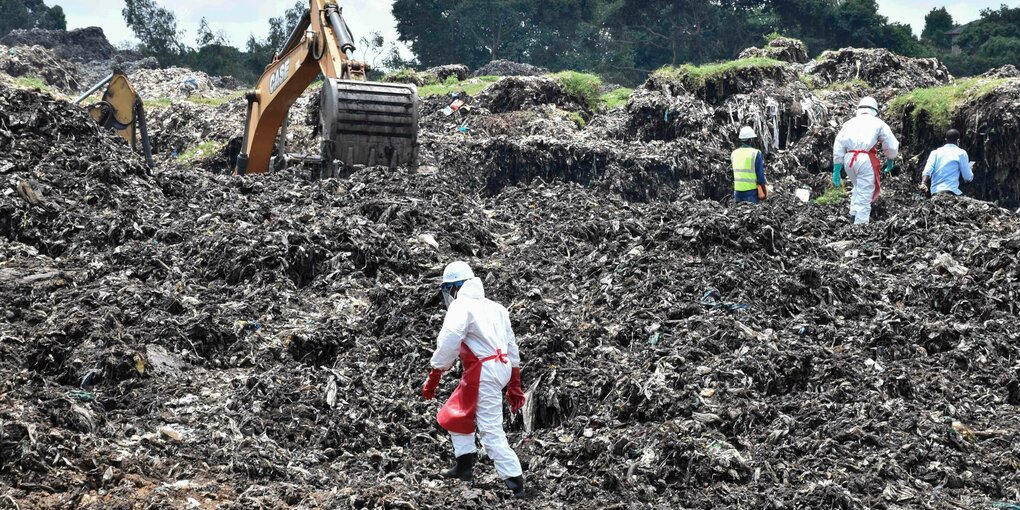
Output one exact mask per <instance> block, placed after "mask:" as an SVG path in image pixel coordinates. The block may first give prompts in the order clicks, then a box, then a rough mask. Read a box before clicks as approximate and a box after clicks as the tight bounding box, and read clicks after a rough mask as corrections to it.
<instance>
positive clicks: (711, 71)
mask: <svg viewBox="0 0 1020 510" xmlns="http://www.w3.org/2000/svg"><path fill="white" fill-rule="evenodd" d="M785 66H786V63H784V62H780V61H779V60H773V59H771V58H761V57H754V58H742V59H739V60H731V61H729V62H718V63H714V64H705V65H701V66H695V65H690V64H684V65H682V66H680V67H673V66H666V67H662V68H660V69H659V70H658V71H655V75H656V76H662V77H666V78H671V79H677V80H683V81H685V82H687V83H689V84H690V85H693V86H695V87H698V88H701V87H704V86H705V84H706V83H708V82H709V81H712V80H715V79H718V78H720V77H723V76H727V75H731V74H734V73H738V72H740V71H743V70H744V69H752V68H760V69H769V68H776V67H785Z"/></svg>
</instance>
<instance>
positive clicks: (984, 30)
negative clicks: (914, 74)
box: [944, 5, 1020, 76]
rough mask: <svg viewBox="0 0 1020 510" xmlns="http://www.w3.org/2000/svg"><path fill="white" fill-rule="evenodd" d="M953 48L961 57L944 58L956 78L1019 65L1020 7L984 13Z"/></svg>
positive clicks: (987, 10)
mask: <svg viewBox="0 0 1020 510" xmlns="http://www.w3.org/2000/svg"><path fill="white" fill-rule="evenodd" d="M956 46H958V47H959V48H960V51H961V52H962V54H961V55H953V54H949V55H946V56H944V60H945V62H946V66H948V67H949V70H950V71H952V72H953V74H955V75H959V76H966V75H974V74H981V73H983V72H985V71H987V70H988V69H991V68H994V67H1000V66H1004V65H1006V64H1016V63H1017V62H1020V7H1014V8H1010V7H1008V6H1005V5H1003V6H1002V7H1000V8H999V9H985V10H984V11H982V12H981V19H979V20H977V21H974V22H973V23H970V24H968V25H967V26H966V28H964V30H963V33H961V34H960V36H959V38H958V39H957V40H956Z"/></svg>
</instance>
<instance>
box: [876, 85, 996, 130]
mask: <svg viewBox="0 0 1020 510" xmlns="http://www.w3.org/2000/svg"><path fill="white" fill-rule="evenodd" d="M1005 81H1006V80H1004V79H983V78H967V79H962V80H957V81H956V83H954V84H952V85H945V86H941V87H931V88H926V89H917V90H913V91H910V92H907V93H904V94H901V95H899V96H896V97H895V98H893V100H892V101H890V102H889V113H890V116H891V117H901V116H902V115H903V112H904V111H905V109H906V108H907V107H908V106H913V107H914V110H913V112H912V117H913V120H914V122H915V123H916V122H917V120H918V117H920V115H921V114H922V113H923V114H924V115H926V116H927V117H928V122H929V123H930V124H931V126H932V127H933V128H934V129H935V130H936V131H937V132H940V131H945V130H946V129H948V128H949V124H950V123H951V122H952V119H953V114H954V113H955V112H956V109H957V108H958V107H959V106H960V105H961V104H963V103H965V102H967V101H969V100H972V99H979V98H981V97H984V96H986V95H987V94H989V93H991V92H992V91H993V90H994V89H995V88H996V87H998V86H999V85H1001V84H1002V83H1004V82H1005Z"/></svg>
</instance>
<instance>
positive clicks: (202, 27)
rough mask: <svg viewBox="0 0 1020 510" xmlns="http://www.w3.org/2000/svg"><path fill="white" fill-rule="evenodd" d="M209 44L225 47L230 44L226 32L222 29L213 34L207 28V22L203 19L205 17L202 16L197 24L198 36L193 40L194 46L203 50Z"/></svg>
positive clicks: (210, 29)
mask: <svg viewBox="0 0 1020 510" xmlns="http://www.w3.org/2000/svg"><path fill="white" fill-rule="evenodd" d="M210 44H217V45H221V46H227V45H229V44H230V41H229V38H228V37H227V34H226V32H224V31H223V30H222V29H221V30H219V31H217V32H216V33H213V31H212V28H210V27H209V22H208V21H207V20H206V19H205V16H202V21H201V22H199V24H198V36H197V37H196V38H195V45H196V46H198V47H199V48H204V47H206V46H209V45H210Z"/></svg>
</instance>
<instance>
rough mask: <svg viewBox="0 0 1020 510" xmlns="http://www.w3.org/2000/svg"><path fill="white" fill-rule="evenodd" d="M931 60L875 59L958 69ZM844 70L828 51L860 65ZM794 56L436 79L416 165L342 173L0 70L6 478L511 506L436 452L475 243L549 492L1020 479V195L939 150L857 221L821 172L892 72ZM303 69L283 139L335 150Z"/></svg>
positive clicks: (869, 504) (55, 492) (1002, 95)
mask: <svg viewBox="0 0 1020 510" xmlns="http://www.w3.org/2000/svg"><path fill="white" fill-rule="evenodd" d="M838 54H839V55H842V53H838ZM850 54H860V53H853V52H851V53H850ZM863 55H864V56H865V57H867V58H870V56H871V53H870V52H869V53H864V54H863ZM841 58H847V57H841ZM862 58H864V57H862ZM867 58H866V59H865V60H862V62H861V65H860V69H862V71H861V73H862V74H861V75H860V76H870V75H867V74H866V72H865V71H863V70H865V69H868V66H867V64H868V62H870V61H871V60H868V59H867ZM896 58H897V59H899V58H900V57H896ZM882 61H883V62H885V60H882ZM897 61H898V60H897ZM823 62H825V61H823ZM883 65H884V64H883ZM819 66H821V64H819ZM926 66H927V64H924V63H921V64H917V65H916V66H914V65H905V66H900V67H895V66H894V67H889V68H888V69H889V71H888V72H889V73H890V78H889V81H888V82H886V83H875V82H871V81H870V79H869V82H870V83H871V84H872V85H871V86H877V87H895V86H899V85H898V84H915V83H920V84H928V83H932V84H937V83H943V82H944V80H943V79H942V78H939V77H940V76H942V75H941V74H940V71H939V70H938V68H937V66H928V67H926ZM822 69H829V68H828V67H823V68H822ZM832 69H833V70H829V71H824V70H818V68H816V70H815V71H814V72H813V73H814V74H817V75H819V76H829V77H830V78H826V79H831V80H845V79H848V78H849V77H851V76H857V74H856V73H855V74H853V75H851V74H849V73H848V72H846V70H845V69H844V68H843V67H842V64H840V65H838V66H834V67H833V68H832ZM798 73H799V71H797V70H796V69H792V68H790V69H787V68H785V67H784V68H781V69H779V70H773V69H769V70H765V71H760V70H747V71H738V72H737V73H735V74H732V75H729V76H728V77H725V78H719V79H716V80H715V81H709V82H706V83H711V85H708V86H707V87H701V86H700V82H699V83H694V82H692V81H690V80H689V79H688V78H686V77H685V76H682V75H680V76H674V77H669V76H663V75H657V76H653V77H651V78H650V79H649V81H648V83H646V84H645V86H643V87H642V88H640V89H639V90H637V91H636V92H635V93H634V95H633V96H632V97H631V99H630V101H629V103H628V105H627V107H626V108H620V109H616V110H612V111H609V112H585V111H584V110H583V108H582V106H581V104H580V103H578V102H576V101H574V100H572V99H571V98H570V96H569V94H567V93H566V91H565V90H563V89H562V87H561V88H556V87H554V86H552V85H549V84H548V83H547V82H546V81H545V80H546V79H543V78H539V79H505V80H504V81H502V82H499V83H498V84H496V85H493V86H492V87H491V89H490V90H488V91H483V92H482V93H480V94H478V97H471V96H469V95H467V94H459V95H458V96H457V97H456V98H452V97H445V96H440V97H434V98H429V99H427V100H423V101H422V105H421V118H422V121H421V124H420V125H421V127H422V130H423V131H422V133H421V136H420V139H421V141H422V162H423V164H422V166H420V167H417V168H399V169H395V170H391V169H387V168H376V167H367V168H354V169H350V172H349V173H348V175H345V176H344V177H342V178H335V179H326V180H318V181H311V180H308V179H307V178H306V177H305V176H306V175H307V174H306V172H304V171H303V170H302V169H301V168H299V167H291V168H284V169H280V170H277V171H274V172H271V173H269V174H266V175H260V176H240V177H239V176H229V175H218V174H216V173H214V172H212V171H207V170H213V168H209V166H210V163H209V161H206V160H203V159H202V158H197V159H195V160H185V159H184V158H172V157H170V158H163V159H162V160H161V161H162V162H161V164H160V165H159V167H158V168H157V169H156V170H155V171H153V172H151V173H150V172H149V171H148V170H147V169H146V167H145V165H144V162H143V161H142V160H141V158H140V157H139V156H137V155H135V154H134V153H132V152H131V151H130V150H129V148H128V147H127V145H126V144H125V143H124V142H123V141H122V140H120V139H118V138H116V137H114V136H113V135H110V134H107V133H104V132H102V131H101V130H100V129H99V128H98V127H97V126H96V125H95V123H94V122H92V120H91V119H90V118H89V117H88V116H87V114H85V112H84V111H83V110H81V109H80V108H77V107H75V106H74V105H71V104H69V103H67V102H65V101H62V100H58V99H54V98H53V97H52V96H50V95H48V94H45V93H40V92H36V91H31V90H19V89H15V88H12V87H11V86H9V85H4V84H0V187H2V191H0V299H2V300H3V301H4V302H5V303H8V305H7V306H5V307H4V310H3V315H2V316H0V484H2V486H3V487H4V492H3V494H2V495H0V502H2V504H3V505H13V507H16V508H22V509H27V508H66V507H76V508H85V509H100V508H110V507H133V506H145V507H150V506H159V507H170V508H189V507H192V508H193V507H200V508H215V507H220V508H253V507H264V508H419V509H425V508H435V509H439V508H451V507H455V508H462V507H472V508H479V507H482V508H488V507H496V506H502V505H506V504H508V503H509V499H508V498H509V495H508V494H506V493H505V490H504V488H503V486H502V482H501V480H499V479H498V478H497V477H496V475H495V474H494V473H493V472H492V469H482V470H479V474H477V475H476V477H475V480H474V481H473V482H471V483H463V482H459V481H449V480H443V479H440V478H438V477H437V476H436V473H438V472H439V471H440V470H442V469H445V468H446V467H449V464H450V462H451V461H452V458H451V454H450V451H451V448H450V445H449V439H448V436H447V434H446V433H445V432H444V431H442V430H441V429H439V427H438V426H437V425H436V423H435V414H436V410H437V404H436V403H435V402H425V401H422V400H420V398H419V397H418V394H419V392H420V390H421V385H422V383H423V382H424V378H425V375H426V373H427V368H428V358H429V356H431V352H432V349H433V348H434V338H435V335H436V333H437V332H438V330H439V328H440V326H441V323H442V320H443V313H444V308H443V304H442V300H441V297H440V293H439V292H438V290H437V286H438V279H439V276H440V273H441V271H442V268H443V266H444V265H445V264H446V263H447V262H449V261H451V260H457V259H462V260H466V261H469V262H470V263H471V264H472V265H473V266H474V267H475V272H476V273H477V274H478V276H479V277H481V278H482V280H483V281H484V284H485V287H486V289H487V292H488V293H489V294H490V295H491V296H493V297H494V298H496V299H498V300H499V301H500V302H502V303H505V304H506V305H507V307H508V309H509V311H510V317H511V320H512V322H513V326H514V329H515V331H516V333H517V338H518V343H519V344H520V346H521V350H522V352H523V353H524V354H525V356H524V357H525V363H524V367H523V382H524V389H525V391H526V392H527V400H528V402H527V404H526V406H525V408H524V410H523V412H522V413H520V414H518V415H514V416H511V415H510V414H509V413H506V415H505V416H506V426H507V428H508V432H509V436H510V440H511V445H512V446H513V447H514V449H515V450H516V451H517V453H518V454H519V455H520V456H521V460H522V462H523V464H524V472H525V476H526V479H527V480H528V484H529V494H530V496H529V497H530V500H529V501H528V502H526V503H525V506H529V507H536V508H592V509H594V508H621V509H622V508H698V509H714V508H840V509H868V508H886V509H907V508H993V505H1008V504H1015V503H1016V502H1020V489H1018V487H1020V470H1018V466H1020V451H1018V450H1017V448H1016V446H1015V445H1016V444H1017V441H1018V436H1020V426H1018V425H1017V424H1018V423H1020V407H1018V406H1020V367H1018V365H1017V363H1016V360H1017V359H1018V357H1020V342H1018V340H1020V322H1018V321H1017V320H1016V315H1017V313H1018V312H1020V308H1018V307H1020V305H1018V304H1017V299H1016V296H1017V295H1018V293H1020V266H1018V265H1017V264H1016V260H1017V257H1018V256H1020V217H1018V216H1017V214H1016V213H1015V212H1013V211H1011V210H1009V209H1006V208H1003V207H1000V206H999V205H998V204H997V203H994V202H987V201H982V200H977V199H974V198H969V197H959V198H956V197H945V196H936V197H935V198H934V199H930V200H929V199H928V198H927V197H925V196H924V195H923V194H922V193H921V192H920V191H918V190H917V188H916V180H917V174H918V173H919V168H918V166H919V163H917V162H908V163H904V165H903V166H904V167H905V168H904V170H903V172H904V173H902V174H898V175H894V176H892V177H891V178H887V181H886V182H884V183H883V198H882V199H881V202H880V203H879V205H878V206H877V207H876V209H875V211H874V212H873V215H872V221H873V224H872V225H869V226H866V227H855V226H853V225H851V222H850V221H849V220H848V218H847V208H846V199H845V198H842V199H839V198H837V199H835V200H833V201H831V202H827V201H808V202H807V203H805V202H804V201H803V200H802V199H801V198H797V196H796V194H798V193H802V192H803V191H805V190H806V191H809V192H810V193H809V194H810V195H814V196H817V195H818V194H819V193H821V192H823V191H826V190H827V189H828V185H827V184H826V181H827V179H828V177H827V176H826V175H825V173H826V172H822V171H821V170H823V169H826V170H827V168H826V167H828V166H829V165H831V161H829V160H830V159H831V153H827V152H826V151H831V141H832V137H833V136H834V134H835V133H834V130H835V129H836V128H835V126H837V125H838V123H839V122H841V121H843V120H845V119H846V118H847V117H848V116H849V115H851V114H852V112H853V109H854V105H856V101H857V100H859V99H860V95H862V93H865V92H872V90H870V89H866V90H858V89H856V88H853V87H850V88H848V89H846V90H819V89H811V88H809V87H808V86H807V85H806V84H805V83H803V81H802V80H800V79H799V77H800V76H802V75H800V74H798ZM829 73H833V74H829ZM836 76H839V77H838V78H836ZM759 79H760V80H762V81H763V82H764V83H765V85H764V86H763V87H762V88H761V90H751V89H748V88H746V87H745V85H744V84H745V83H747V82H750V81H753V80H759ZM862 79H864V78H862ZM945 79H946V80H948V79H949V78H945ZM999 87H1000V88H997V89H996V90H995V91H994V92H993V93H992V94H990V95H988V96H985V97H983V98H981V99H980V100H977V101H976V102H974V103H969V104H968V105H966V106H964V107H963V108H964V110H961V111H960V112H959V115H960V118H961V119H963V118H964V115H973V114H975V113H976V110H971V109H970V108H978V107H981V108H984V109H986V110H989V109H990V110H989V111H991V112H1001V113H994V115H996V116H995V117H992V118H993V119H995V120H996V124H995V126H994V127H995V129H998V130H999V131H996V132H994V133H993V132H992V131H988V130H986V131H981V129H982V128H981V127H980V126H974V127H972V126H970V125H968V126H967V129H968V130H970V129H977V130H978V132H981V133H983V135H982V136H985V137H986V138H985V143H986V147H987V150H988V153H986V154H984V155H983V156H982V160H985V161H997V163H996V164H998V165H1000V167H1001V168H1014V169H1015V165H1014V166H1012V167H1009V165H1008V164H1007V163H1006V162H1005V160H1006V159H1008V158H1010V157H1012V155H1015V154H1016V150H1017V149H1016V148H1017V145H1016V144H1017V142H1016V140H1017V139H1020V138H1018V137H1016V136H1012V135H1011V136H1010V137H997V136H996V134H995V133H1000V132H1001V133H1006V134H1011V133H1013V131H1008V130H1010V129H1013V127H1014V126H1015V121H1013V122H1014V124H1009V123H1006V122H1005V121H1003V122H1001V123H1000V122H998V121H999V120H1000V119H1007V118H1008V117H1007V116H1008V115H1010V114H1012V115H1013V117H1012V118H1013V119H1015V118H1016V112H1017V108H1018V107H1017V106H1016V102H1015V101H1016V99H1015V98H1016V95H1015V94H1016V81H1015V80H1012V81H1007V82H1005V83H1003V84H1001V85H999ZM228 97H229V96H228ZM301 101H304V103H303V104H301V105H298V107H296V108H292V112H291V126H292V129H291V130H289V135H288V136H289V138H290V139H292V141H293V142H294V144H295V145H296V146H298V147H316V146H317V143H318V142H317V141H316V135H315V132H314V129H312V128H311V127H310V126H311V124H312V123H311V122H309V121H308V118H309V117H314V116H313V115H311V113H310V112H311V111H312V110H314V107H315V106H314V105H317V104H318V101H317V100H315V99H314V92H312V93H309V94H307V95H306V96H305V97H303V98H302V100H301ZM454 101H461V102H462V105H470V106H472V107H471V108H464V107H463V106H460V107H458V108H457V109H456V110H453V109H452V108H450V110H451V112H450V113H449V114H447V113H445V112H446V108H447V107H449V106H450V104H451V103H452V102H454ZM569 113H578V114H580V113H585V114H588V113H591V120H590V122H588V123H587V125H586V126H584V127H582V126H580V125H579V124H577V123H576V122H574V121H572V120H570V116H569V115H568V114H569ZM241 118H243V104H242V103H241V102H239V101H238V100H237V99H233V100H227V101H226V102H225V103H224V104H221V105H213V104H202V103H201V102H197V103H196V102H192V101H188V100H187V99H183V98H180V99H174V100H172V103H171V105H170V106H169V107H167V108H163V109H159V111H155V112H153V114H152V115H151V119H152V120H151V121H150V124H151V125H152V128H151V130H152V131H153V132H154V133H153V141H154V144H156V145H159V146H160V147H161V151H162V152H164V153H169V152H172V151H175V150H177V148H178V147H185V148H186V149H187V148H193V146H195V145H200V144H203V143H207V142H209V141H215V142H218V143H222V144H223V146H224V148H223V151H224V152H216V154H217V155H216V157H226V154H225V151H226V150H227V149H226V145H227V142H228V140H229V139H230V138H231V136H237V135H238V134H239V133H240V130H241V129H242V126H241V121H240V119H241ZM217 119H219V120H217ZM223 119H236V120H237V122H236V123H232V122H228V121H227V120H223ZM756 122H757V124H755V123H756ZM748 123H750V124H755V125H756V126H757V128H756V129H758V130H759V133H761V134H760V136H761V137H762V139H764V140H767V143H768V144H769V145H768V146H769V147H770V148H769V152H768V154H767V156H766V158H767V159H766V162H767V165H768V172H769V177H770V182H771V183H772V185H773V187H774V192H773V194H772V195H771V197H770V198H769V200H767V201H766V202H765V203H764V204H762V205H761V206H758V207H753V206H747V205H738V206H732V204H729V203H728V202H729V196H730V195H731V194H732V173H731V171H730V169H729V160H728V157H729V151H730V150H731V149H732V148H733V146H734V143H735V137H736V129H737V128H739V126H740V125H741V124H748ZM231 125H234V126H235V127H234V129H235V132H234V133H233V134H231V133H230V126H231ZM462 128H463V129H462ZM985 129H990V128H985ZM910 143H917V144H918V146H917V147H911V148H909V151H912V152H911V153H921V152H922V147H921V145H923V144H927V143H928V142H926V141H922V140H915V139H912V138H909V137H905V144H906V145H908V146H909V144H910ZM762 148H763V149H764V148H765V146H764V145H762ZM931 148H934V147H931ZM999 175H1005V176H1006V177H993V176H989V177H988V178H997V179H1004V181H1003V182H1007V183H1008V182H1014V181H1011V180H1010V179H1013V176H1015V175H1016V173H1015V171H1014V173H1012V174H1010V173H1006V174H999ZM974 186H975V188H978V187H980V186H983V184H981V183H976V184H975V185H974ZM975 188H969V189H968V192H969V193H971V194H975V195H977V194H980V193H978V192H977V191H976V189H975ZM989 188H990V185H989ZM1010 189H1011V188H1009V187H1008V186H1007V187H1005V188H1004V190H1003V191H1001V193H1002V194H1003V197H1002V198H1003V199H1004V201H1005V200H1009V199H1015V198H1016V197H1017V195H1016V194H1012V195H1010V193H1012V192H1011V191H1009V190H1010ZM802 196H803V195H802ZM456 379H457V378H456V377H453V376H447V377H445V378H444V380H443V382H442V384H441V386H440V389H439V393H440V395H443V396H445V395H448V394H449V392H450V391H452V390H453V388H454V386H455V385H456V382H455V381H456ZM480 463H481V464H482V465H483V466H485V465H486V464H489V463H491V461H490V460H487V459H485V458H484V454H483V455H482V460H480Z"/></svg>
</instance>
